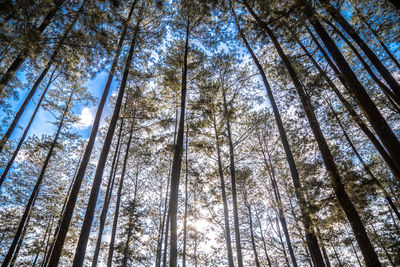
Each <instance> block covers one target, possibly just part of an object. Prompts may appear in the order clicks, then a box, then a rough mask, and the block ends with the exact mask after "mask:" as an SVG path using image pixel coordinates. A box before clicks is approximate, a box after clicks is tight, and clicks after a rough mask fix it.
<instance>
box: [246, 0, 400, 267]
mask: <svg viewBox="0 0 400 267" xmlns="http://www.w3.org/2000/svg"><path fill="white" fill-rule="evenodd" d="M245 3H246V2H245ZM247 8H248V9H249V11H250V12H251V13H252V15H253V17H254V18H256V19H257V22H258V23H259V24H260V26H262V27H263V29H264V30H265V31H266V33H267V34H268V35H269V37H270V38H271V40H272V42H273V43H274V46H275V48H276V50H277V52H278V54H279V56H280V58H281V60H282V61H283V63H284V64H285V66H286V68H287V70H288V72H289V75H290V77H291V79H292V81H293V84H294V85H295V89H296V91H297V93H298V95H299V97H300V100H301V103H302V106H303V109H304V112H305V114H306V117H307V119H308V122H309V124H310V127H311V130H312V132H313V134H314V137H315V139H316V142H317V144H318V148H319V150H320V152H321V156H322V159H323V161H324V164H325V167H326V169H327V172H328V174H329V177H330V180H331V184H332V187H333V189H334V191H335V194H336V197H337V198H338V200H339V204H340V206H341V207H342V209H343V210H344V212H345V214H346V217H347V219H348V220H349V222H350V224H351V226H352V229H353V232H354V234H355V236H356V239H357V242H358V244H359V246H360V249H361V251H362V252H363V256H364V259H365V261H366V264H367V265H368V266H381V265H380V262H379V258H378V256H377V254H376V252H375V250H374V247H373V246H372V244H371V241H370V240H369V237H368V234H367V232H366V230H365V227H364V225H363V223H362V221H361V218H360V216H359V215H358V213H357V210H356V209H355V207H354V205H353V202H352V201H351V200H350V197H349V196H348V194H347V192H346V190H345V188H344V185H343V183H342V178H341V176H340V174H339V171H338V169H337V167H336V163H335V161H334V158H333V156H332V154H331V151H330V149H329V146H328V143H327V141H326V139H325V137H324V135H323V133H322V131H321V128H320V125H319V122H318V120H317V118H316V116H315V113H314V109H313V106H312V104H311V100H310V97H309V96H308V95H307V93H306V92H305V90H304V88H303V85H302V83H301V82H300V80H299V78H298V76H297V74H296V72H295V70H294V68H293V66H292V64H291V63H290V61H289V59H288V57H287V56H286V54H285V53H284V51H283V50H282V47H281V46H280V44H279V42H278V40H277V39H276V37H275V35H274V33H273V32H272V31H271V29H270V28H269V27H268V25H267V24H266V23H264V22H262V21H261V20H260V19H259V18H258V17H257V15H256V14H255V13H254V11H252V9H251V7H250V6H249V5H247ZM312 21H313V25H314V24H316V23H315V18H313V19H312ZM321 27H322V26H321ZM325 33H326V32H325ZM327 37H328V38H329V39H330V37H329V36H327ZM330 40H331V39H330ZM335 47H336V46H335ZM336 48H337V47H336ZM339 53H340V52H339ZM350 71H351V70H350ZM342 74H343V72H342ZM357 81H358V80H357ZM360 85H361V84H360ZM361 87H362V86H361ZM362 90H364V88H362ZM364 92H365V91H364ZM365 94H366V93H365ZM367 97H368V95H367ZM368 99H369V97H368ZM369 100H370V99H369ZM371 102H372V101H371ZM372 104H373V103H372ZM374 107H375V105H374ZM375 108H376V107H375ZM378 113H379V111H378ZM382 119H383V118H382ZM388 127H389V126H388ZM389 129H390V127H389ZM390 131H391V130H390ZM391 133H392V134H393V132H391ZM393 136H394V134H393ZM394 138H396V137H395V136H394ZM396 140H397V139H396ZM399 147H400V143H399ZM396 153H398V154H399V153H400V151H398V152H396ZM399 155H400V154H399ZM321 259H322V258H321ZM321 263H322V264H323V265H325V264H324V263H323V260H322V262H321Z"/></svg>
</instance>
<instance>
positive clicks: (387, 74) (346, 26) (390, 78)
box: [310, 0, 400, 99]
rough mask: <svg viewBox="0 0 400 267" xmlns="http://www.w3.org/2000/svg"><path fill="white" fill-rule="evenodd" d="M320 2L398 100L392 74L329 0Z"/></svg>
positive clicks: (399, 90)
mask: <svg viewBox="0 0 400 267" xmlns="http://www.w3.org/2000/svg"><path fill="white" fill-rule="evenodd" d="M320 2H321V3H322V4H323V6H324V7H325V9H326V10H327V11H328V13H329V14H330V15H331V16H332V17H333V18H334V19H335V20H336V21H337V22H338V23H339V24H340V26H341V27H342V28H343V30H345V31H346V33H347V34H348V35H350V36H351V38H352V39H353V40H354V41H355V42H356V43H357V45H358V46H359V47H360V48H361V50H362V51H363V52H364V53H365V55H366V56H367V57H368V59H369V60H370V61H371V63H372V65H374V67H375V68H376V70H377V71H378V72H379V73H380V74H381V76H382V78H383V79H384V80H385V81H386V83H387V84H388V85H389V86H390V88H392V90H393V93H394V94H395V95H396V96H397V98H398V99H400V85H399V84H398V83H397V82H396V80H395V79H394V77H393V76H392V74H391V73H390V72H389V71H388V69H387V68H386V67H385V66H384V65H383V64H382V62H381V61H380V60H379V58H378V57H377V56H376V55H375V53H374V52H373V51H372V50H371V48H369V46H368V45H367V44H366V43H365V42H364V40H363V39H362V38H361V37H360V36H359V35H358V34H357V32H356V31H355V30H354V29H353V27H352V26H351V25H350V24H349V23H348V22H347V21H346V19H345V18H344V17H343V16H342V15H341V14H340V12H339V11H338V10H337V9H336V8H334V7H333V6H332V5H331V4H330V3H329V0H320ZM310 11H311V10H310ZM311 12H312V11H311ZM332 55H333V54H332ZM339 68H340V67H339ZM345 79H346V78H345Z"/></svg>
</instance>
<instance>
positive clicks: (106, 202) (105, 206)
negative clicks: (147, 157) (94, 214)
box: [92, 119, 124, 267]
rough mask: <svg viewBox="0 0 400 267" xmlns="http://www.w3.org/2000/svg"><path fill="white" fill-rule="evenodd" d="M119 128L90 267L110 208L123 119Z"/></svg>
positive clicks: (98, 251) (96, 257)
mask: <svg viewBox="0 0 400 267" xmlns="http://www.w3.org/2000/svg"><path fill="white" fill-rule="evenodd" d="M119 127H120V128H119V134H118V139H117V144H116V148H115V152H114V157H113V161H112V163H111V169H110V176H109V178H108V184H107V189H106V193H105V195H104V204H103V209H102V210H101V214H100V225H99V232H98V234H97V242H96V248H95V250H94V254H93V260H92V267H96V266H97V263H98V260H99V254H100V246H101V239H102V237H103V231H104V226H105V222H106V218H107V212H108V207H109V206H110V200H111V196H112V191H113V188H114V181H115V176H116V173H117V168H118V163H119V156H120V152H121V148H120V141H121V136H122V129H123V127H124V119H121V124H120V126H119Z"/></svg>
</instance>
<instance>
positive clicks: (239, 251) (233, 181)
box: [222, 88, 243, 267]
mask: <svg viewBox="0 0 400 267" xmlns="http://www.w3.org/2000/svg"><path fill="white" fill-rule="evenodd" d="M222 97H223V105H224V117H225V120H226V131H227V133H228V145H229V161H230V162H229V163H230V164H229V170H230V174H231V184H232V203H233V221H234V225H235V237H236V238H235V241H236V252H237V253H236V254H237V258H238V266H239V267H243V256H242V245H241V241H240V227H239V213H238V201H237V193H236V170H235V156H234V151H233V141H232V132H231V122H230V114H229V112H230V111H228V104H227V101H226V95H225V88H222Z"/></svg>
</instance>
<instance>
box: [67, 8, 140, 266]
mask: <svg viewBox="0 0 400 267" xmlns="http://www.w3.org/2000/svg"><path fill="white" fill-rule="evenodd" d="M141 10H142V11H143V7H142V9H141ZM142 11H141V14H139V17H138V19H137V22H136V26H135V31H134V34H133V37H132V41H131V46H130V49H129V53H128V57H127V58H126V62H125V67H124V73H123V76H122V80H121V84H120V87H119V91H118V97H117V101H116V103H115V107H114V112H113V115H112V118H111V121H110V125H109V126H108V130H107V135H106V138H105V140H104V144H103V148H102V150H101V153H100V157H99V161H98V163H97V168H96V173H95V176H94V178H93V184H92V189H91V191H90V196H89V201H88V204H87V208H86V213H85V218H84V220H83V224H82V228H81V233H80V235H79V241H78V245H77V247H76V250H75V257H74V263H73V266H74V267H80V266H82V264H83V261H84V259H85V253H86V247H87V242H88V239H89V234H90V228H91V227H92V221H93V216H94V211H95V208H96V202H97V197H98V195H99V190H100V186H101V181H102V178H103V172H104V167H105V164H106V161H107V156H108V152H109V151H110V147H111V143H112V139H113V136H114V131H115V128H116V125H117V121H118V118H119V113H120V110H121V106H122V100H123V98H124V92H125V88H126V83H127V80H128V74H129V69H130V66H131V62H132V58H133V52H134V50H135V45H136V39H137V37H138V34H139V27H140V23H141V20H142Z"/></svg>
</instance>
